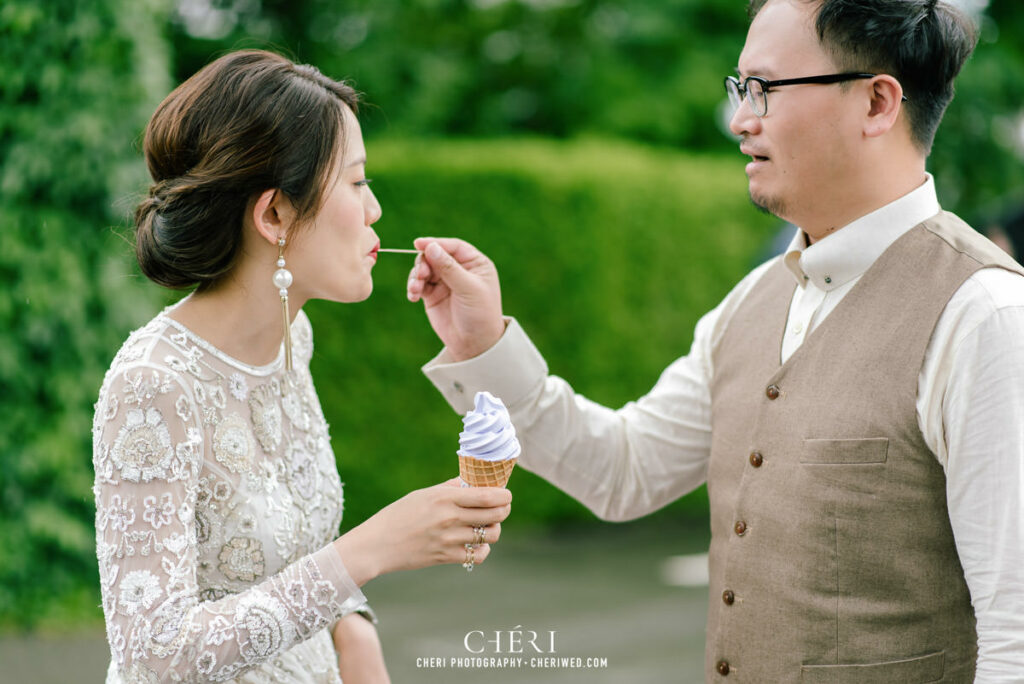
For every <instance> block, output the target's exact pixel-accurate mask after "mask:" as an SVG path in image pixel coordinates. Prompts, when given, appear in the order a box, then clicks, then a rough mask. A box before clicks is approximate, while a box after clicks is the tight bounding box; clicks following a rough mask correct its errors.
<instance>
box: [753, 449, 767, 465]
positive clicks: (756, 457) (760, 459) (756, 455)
mask: <svg viewBox="0 0 1024 684" xmlns="http://www.w3.org/2000/svg"><path fill="white" fill-rule="evenodd" d="M762 463H764V456H762V455H761V452H760V451H755V452H753V453H751V454H750V465H752V466H754V467H755V468H760V467H761V464H762Z"/></svg>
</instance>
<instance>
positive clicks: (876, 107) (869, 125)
mask: <svg viewBox="0 0 1024 684" xmlns="http://www.w3.org/2000/svg"><path fill="white" fill-rule="evenodd" d="M869 85H870V87H871V104H870V107H869V109H868V115H867V118H866V119H865V120H864V135H866V136H867V137H869V138H874V137H878V136H880V135H883V134H885V133H887V132H888V131H889V129H891V128H892V127H893V126H895V125H896V120H897V119H898V118H899V115H900V111H902V109H903V107H902V104H903V86H901V85H900V82H899V81H897V80H896V79H895V78H893V77H892V76H890V75H888V74H879V75H878V76H876V77H875V78H874V79H872V81H871V82H870V84H869Z"/></svg>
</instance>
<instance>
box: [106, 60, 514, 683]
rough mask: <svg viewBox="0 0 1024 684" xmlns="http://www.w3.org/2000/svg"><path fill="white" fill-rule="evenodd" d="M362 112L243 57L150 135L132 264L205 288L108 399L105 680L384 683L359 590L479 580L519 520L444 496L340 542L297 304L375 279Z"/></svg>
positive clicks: (125, 369) (330, 89)
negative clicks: (394, 578)
mask: <svg viewBox="0 0 1024 684" xmlns="http://www.w3.org/2000/svg"><path fill="white" fill-rule="evenodd" d="M356 106H357V96H356V93H355V92H354V91H353V90H352V89H351V88H350V87H349V86H347V85H345V84H344V83H339V82H336V81H333V80H331V79H328V78H327V77H325V76H323V75H322V74H321V73H320V72H319V71H317V70H316V69H315V68H313V67H310V66H306V65H295V64H293V63H292V62H290V61H288V60H287V59H285V58H283V57H280V56H278V55H275V54H271V53H267V52H261V51H244V52H236V53H232V54H229V55H226V56H224V57H222V58H220V59H218V60H216V61H215V62H213V63H211V64H210V65H208V66H207V67H205V68H204V69H202V70H201V71H200V72H199V73H197V74H196V75H195V76H193V77H192V78H190V79H189V80H188V81H186V82H185V83H184V84H182V85H181V86H180V87H178V88H177V89H176V90H175V91H174V92H172V93H171V94H170V95H169V96H168V97H167V99H166V100H164V102H163V103H162V104H161V105H160V106H159V107H158V108H157V110H156V113H155V114H154V115H153V118H152V119H151V121H150V122H149V125H148V127H147V129H146V136H145V142H144V147H145V156H146V161H147V163H148V165H149V170H150V173H151V175H152V176H153V180H154V184H153V186H152V188H151V190H150V193H149V196H148V197H147V198H146V199H145V200H144V201H143V202H142V203H141V204H140V205H139V207H138V209H137V211H136V216H135V220H136V248H137V250H136V251H137V256H138V260H139V263H140V265H141V267H142V271H143V272H144V273H145V274H146V275H147V276H148V277H149V278H150V279H152V280H154V281H155V282H157V283H160V284H161V285H165V286H168V287H174V288H182V287H190V286H196V289H195V291H194V292H193V293H192V294H191V295H189V296H187V297H185V298H184V299H183V300H182V301H181V302H180V303H178V304H177V305H175V306H172V307H170V308H168V309H166V310H165V311H163V312H162V313H160V314H159V315H158V316H157V317H156V318H154V319H153V320H152V321H150V322H149V324H147V325H146V326H145V327H143V328H142V329H140V330H138V331H136V332H135V333H133V334H132V335H131V336H130V337H129V339H128V341H127V342H126V343H125V344H124V346H123V347H122V349H121V350H120V352H118V354H117V356H116V358H115V359H114V361H113V364H112V365H111V368H110V370H109V371H108V373H107V376H106V378H105V380H104V382H103V387H102V389H101V390H100V397H99V401H98V403H97V405H96V417H95V422H94V427H93V435H94V454H93V461H94V466H95V470H96V480H95V488H94V489H95V494H96V508H97V513H96V542H97V555H98V558H99V567H100V579H101V588H102V595H103V611H104V615H105V618H106V623H107V636H108V640H109V642H110V647H111V654H112V662H111V666H110V670H109V673H108V678H107V681H108V682H119V681H121V682H139V681H141V682H150V681H227V680H232V681H245V682H269V681H288V682H335V683H336V682H338V681H339V677H343V678H344V679H345V681H346V683H347V684H351V682H359V681H375V682H376V681H386V680H387V674H386V670H385V668H384V665H383V659H382V657H381V655H380V647H379V642H378V641H377V637H376V631H375V629H374V628H373V626H372V624H371V622H370V621H368V620H367V619H366V618H365V617H364V616H363V614H368V607H367V606H366V600H365V598H364V596H363V594H362V592H361V591H360V586H362V585H363V584H364V583H366V582H367V581H369V580H370V579H372V578H374V577H376V576H378V575H380V574H383V573H386V572H391V571H394V570H399V569H410V568H418V567H424V566H428V565H435V564H439V563H464V564H465V565H467V566H468V567H469V568H471V567H472V564H473V563H474V562H476V563H479V562H481V561H483V560H484V559H485V558H486V557H487V555H488V552H489V547H488V546H487V543H489V542H494V541H496V540H497V538H498V535H499V532H500V525H499V523H500V521H501V520H503V519H504V518H505V517H506V516H507V515H508V512H509V502H510V500H511V496H510V494H509V493H508V492H507V491H505V490H496V489H490V488H488V489H460V488H458V487H452V486H441V485H439V486H436V487H432V488H429V489H424V490H419V491H416V492H412V493H411V494H409V495H407V496H405V497H404V498H402V499H400V500H399V501H396V502H395V503H393V504H391V505H389V506H388V507H386V508H384V509H383V510H382V511H380V512H379V513H378V514H376V515H375V516H373V517H372V518H370V519H369V520H367V521H366V522H365V523H363V524H362V525H360V526H358V527H356V528H355V529H353V530H351V531H350V532H348V533H346V534H345V535H343V536H341V537H338V538H335V537H336V536H337V531H338V526H339V523H340V520H341V506H342V487H341V482H340V481H339V478H338V473H337V470H336V467H335V460H334V455H333V453H332V452H331V449H330V444H329V436H328V432H327V424H326V422H325V421H324V416H323V413H322V411H321V408H320V404H319V401H318V399H317V395H316V391H315V390H314V387H313V383H312V379H311V377H310V373H309V359H310V356H311V354H312V349H313V344H312V333H311V329H310V324H309V320H308V319H307V318H306V316H305V314H303V313H302V311H301V308H302V305H303V304H304V303H305V302H306V301H307V300H308V299H311V298H320V299H329V300H332V301H338V302H355V301H360V300H363V299H365V298H366V297H368V296H369V295H370V292H371V290H372V288H373V280H372V277H371V269H372V268H373V265H374V263H375V261H376V252H377V248H378V246H379V241H378V239H377V236H376V234H375V233H374V231H373V229H372V228H371V225H372V224H373V223H374V222H375V221H376V220H377V219H379V218H380V214H381V210H380V205H379V204H378V203H377V200H376V198H375V197H374V196H373V193H372V192H371V191H370V189H369V187H368V183H369V181H368V180H367V179H366V177H365V164H366V152H365V149H364V147H363V140H362V134H361V132H360V129H359V124H358V122H357V121H356V118H355V112H356ZM476 544H479V546H474V545H476ZM332 637H333V638H332ZM336 649H337V651H338V652H337V653H336ZM338 653H340V670H339V657H338Z"/></svg>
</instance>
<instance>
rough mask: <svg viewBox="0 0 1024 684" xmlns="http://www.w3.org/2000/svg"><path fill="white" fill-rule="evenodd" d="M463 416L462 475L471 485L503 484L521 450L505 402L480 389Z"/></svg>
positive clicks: (460, 439) (464, 480) (460, 438)
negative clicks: (468, 410) (471, 407)
mask: <svg viewBox="0 0 1024 684" xmlns="http://www.w3.org/2000/svg"><path fill="white" fill-rule="evenodd" d="M474 404H475V405H474V408H473V410H472V411H470V412H469V413H467V414H466V416H465V417H464V418H463V419H462V424H463V428H464V429H463V431H462V433H460V434H459V452H458V453H459V476H460V477H461V478H462V481H463V482H465V483H466V484H468V485H469V486H471V487H504V486H505V483H507V482H508V478H509V476H510V475H511V474H512V468H513V467H514V466H515V464H516V460H517V459H518V458H519V452H520V450H521V448H520V446H519V440H518V439H516V429H515V428H514V427H513V426H512V419H511V418H510V417H509V415H508V410H507V409H506V408H505V405H504V404H503V403H502V402H501V399H498V398H497V397H495V396H494V395H493V394H491V393H490V392H477V394H476V398H475V401H474Z"/></svg>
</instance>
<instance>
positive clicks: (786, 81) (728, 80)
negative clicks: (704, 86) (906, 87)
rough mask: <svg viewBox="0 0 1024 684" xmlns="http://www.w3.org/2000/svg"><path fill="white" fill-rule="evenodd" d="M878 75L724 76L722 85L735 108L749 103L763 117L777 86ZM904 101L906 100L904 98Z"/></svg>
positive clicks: (841, 81)
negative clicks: (756, 92)
mask: <svg viewBox="0 0 1024 684" xmlns="http://www.w3.org/2000/svg"><path fill="white" fill-rule="evenodd" d="M877 75H878V74H868V73H864V72H859V71H851V72H847V73H843V74H823V75H821V76H803V77H801V78H783V79H780V80H777V81H769V80H768V79H767V78H762V77H760V76H747V77H746V78H745V79H743V80H742V81H741V80H740V79H738V78H736V77H735V76H726V77H725V81H724V85H725V91H726V93H728V94H729V96H730V99H732V95H733V93H734V92H735V93H736V94H737V95H739V102H735V101H734V102H733V104H734V105H736V107H737V108H739V105H740V104H742V103H743V100H747V101H749V102H750V109H751V111H753V112H754V114H755V115H756V116H758V117H761V116H764V115H765V114H767V113H768V92H769V91H770V90H771V89H772V88H778V87H779V86H787V85H802V84H805V83H809V84H828V83H844V82H846V81H856V80H858V79H862V78H874V77H875V76H877ZM751 81H755V82H756V83H757V84H758V85H760V87H761V94H762V96H763V97H762V98H761V101H762V102H763V103H764V104H763V107H761V108H762V109H763V110H764V111H762V112H758V111H757V110H758V107H755V106H754V104H755V102H754V101H753V98H754V97H755V96H753V95H751V94H750V82H751ZM903 99H904V100H906V99H907V98H906V97H904V98H903Z"/></svg>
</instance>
